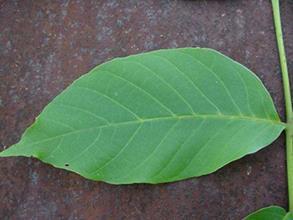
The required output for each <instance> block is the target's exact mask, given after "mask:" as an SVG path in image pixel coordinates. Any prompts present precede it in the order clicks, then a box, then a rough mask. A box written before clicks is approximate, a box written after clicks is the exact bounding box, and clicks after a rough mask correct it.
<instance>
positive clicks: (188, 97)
mask: <svg viewBox="0 0 293 220" xmlns="http://www.w3.org/2000/svg"><path fill="white" fill-rule="evenodd" d="M209 62H210V63H209ZM223 63H224V64H225V65H223ZM223 66H225V67H223ZM214 68H216V69H214ZM219 70H220V71H219ZM230 82H233V85H230ZM259 100H261V101H259ZM283 129H284V124H283V123H281V122H280V120H279V117H278V114H277V112H276V110H275V108H274V105H273V102H272V99H271V97H270V96H269V94H268V92H267V90H266V89H265V88H264V86H263V85H262V83H261V82H260V80H259V79H258V78H257V77H256V76H255V75H254V74H253V73H251V72H250V71H249V70H247V69H246V68H244V67H243V66H242V65H240V64H238V63H236V62H235V61H233V60H231V59H230V58H227V57H226V56H224V55H222V54H220V53H218V52H216V51H214V50H210V49H199V48H197V49H195V48H183V49H171V50H159V51H154V52H149V53H145V54H140V55H133V56H129V57H126V58H118V59H114V60H112V61H110V62H107V63H105V64H102V65H100V66H98V67H96V68H95V69H93V70H92V71H90V73H88V74H86V75H84V76H83V77H81V78H80V79H78V80H77V81H75V82H74V83H73V84H72V85H71V86H69V88H67V89H66V90H65V91H64V92H62V93H61V94H60V95H59V96H57V97H56V98H55V99H54V100H53V101H52V102H51V103H50V104H49V105H48V106H47V107H46V108H45V109H44V111H43V112H42V113H41V115H40V116H39V117H38V118H37V120H36V122H35V123H34V124H33V125H32V126H31V127H30V128H29V129H27V131H26V132H25V133H24V135H23V137H22V138H21V141H20V142H19V143H18V144H16V145H14V146H12V147H10V148H8V149H7V150H5V151H3V152H1V153H0V156H1V157H3V156H34V157H37V158H39V159H41V160H42V161H44V162H46V163H50V164H52V165H54V166H56V167H59V168H63V169H67V170H71V171H74V172H76V173H79V174H80V175H82V176H84V177H86V178H89V179H93V180H101V181H105V182H109V183H113V184H121V183H140V182H146V183H160V182H170V181H176V180H181V179H186V178H190V177H193V176H200V175H205V174H208V173H211V172H213V171H215V170H217V169H219V168H220V167H222V166H224V165H225V164H227V163H229V162H231V161H233V160H236V159H239V158H241V157H243V156H244V155H246V154H249V153H253V152H256V151H258V150H260V149H261V148H263V147H264V146H266V145H268V144H270V143H271V142H272V141H273V140H274V139H275V138H277V137H278V136H279V134H280V132H281V131H282V130H283ZM235 130H236V131H237V132H235ZM258 133H260V134H261V135H259V134H258ZM230 134H233V135H230ZM231 136H232V137H231ZM239 140H240V141H239ZM239 143H240V144H239ZM239 145H240V146H239ZM72 158H75V159H74V160H72ZM202 158H205V159H204V160H203V159H202ZM136 166H137V167H138V168H137V167H136Z"/></svg>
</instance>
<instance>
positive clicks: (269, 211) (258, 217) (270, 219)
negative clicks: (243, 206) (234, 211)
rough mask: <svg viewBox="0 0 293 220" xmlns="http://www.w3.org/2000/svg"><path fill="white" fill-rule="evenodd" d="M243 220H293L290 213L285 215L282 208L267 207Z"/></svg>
mask: <svg viewBox="0 0 293 220" xmlns="http://www.w3.org/2000/svg"><path fill="white" fill-rule="evenodd" d="M244 220H293V218H292V213H286V211H285V209H283V208H282V207H279V206H269V207H265V208H262V209H259V210H257V211H255V212H253V213H251V214H250V215H248V216H247V217H245V218H244Z"/></svg>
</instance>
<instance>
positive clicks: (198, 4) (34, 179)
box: [0, 0, 293, 220]
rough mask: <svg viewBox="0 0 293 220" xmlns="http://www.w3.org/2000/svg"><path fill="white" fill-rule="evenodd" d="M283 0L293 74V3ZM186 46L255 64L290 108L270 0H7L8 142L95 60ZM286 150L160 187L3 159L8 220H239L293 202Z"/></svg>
mask: <svg viewBox="0 0 293 220" xmlns="http://www.w3.org/2000/svg"><path fill="white" fill-rule="evenodd" d="M281 2H282V7H281V8H282V17H283V22H284V30H285V40H286V45H287V54H288V57H289V67H290V70H291V72H293V37H292V36H293V24H292V21H293V1H292V0H281ZM185 46H202V47H212V48H215V49H218V50H220V51H222V52H224V53H225V54H227V55H229V56H231V57H233V58H234V59H236V60H238V61H239V62H241V63H243V64H245V65H246V66H248V67H249V68H251V69H252V70H253V71H254V72H256V73H257V74H258V75H259V76H260V77H261V78H262V80H263V81H264V84H265V85H266V87H267V88H268V89H269V91H270V93H271V95H272V96H273V98H274V101H275V103H276V105H277V108H278V111H279V112H280V114H281V115H282V117H283V116H284V108H283V98H282V96H283V95H282V87H281V78H280V70H279V66H278V56H277V51H276V45H275V38H274V29H273V25H272V13H271V7H270V1H269V0H218V1H216V0H208V1H203V0H197V1H183V0H182V1H180V0H177V1H175V0H173V1H172V0H123V1H120V0H108V1H107V0H91V1H90V0H86V1H78V0H76V1H75V0H72V1H65V0H64V1H57V0H56V1H49V0H47V1H45V0H40V1H33V0H31V1H29V0H19V1H16V0H0V144H1V145H0V149H1V150H2V149H4V148H5V147H6V146H9V145H11V144H13V143H15V142H16V141H18V140H19V138H20V135H21V134H22V132H23V131H24V129H25V128H26V127H27V126H28V125H30V124H31V123H32V122H33V120H34V118H35V117H36V116H37V115H38V114H39V112H40V111H41V110H42V108H43V107H44V106H45V105H46V104H47V103H48V102H50V100H52V99H53V98H54V97H55V96H56V95H57V94H58V93H59V92H60V91H62V90H63V89H64V88H65V87H66V86H67V85H69V84H70V83H71V82H72V81H73V80H74V79H76V78H78V77H79V76H80V75H82V74H83V73H85V72H87V71H88V70H89V69H91V68H92V67H94V66H95V65H97V64H99V63H102V62H104V61H106V60H108V59H111V58H113V57H116V56H124V55H128V54H133V53H138V52H142V51H148V50H153V49H158V48H171V47H185ZM291 80H292V75H291ZM283 118H284V117H283ZM284 156H285V155H284V137H283V136H282V137H281V138H280V139H279V140H277V141H276V142H275V143H273V144H272V145H271V146H269V147H268V148H266V149H264V150H262V151H260V152H258V153H257V154H255V155H251V156H247V157H245V158H243V159H241V160H240V161H237V162H234V163H232V164H230V165H228V166H226V167H225V168H223V169H221V170H220V171H218V172H216V173H215V174H212V175H208V176H205V177H202V178H198V179H195V178H193V179H190V180H187V181H181V182H177V183H171V184H161V185H155V186H152V185H128V186H113V185H108V184H104V183H99V182H93V181H88V180H85V179H83V178H82V177H80V176H78V175H75V174H72V173H69V172H66V171H63V170H58V169H54V168H53V167H51V166H49V165H45V164H42V163H41V162H39V161H38V160H36V159H28V158H7V159H0V219H4V220H6V219H42V220H43V219H44V220H46V219H163V220H164V219H200V220H201V219H204V220H205V219H209V220H210V219H219V220H221V219H223V220H227V219H232V220H234V219H241V217H243V216H245V215H246V214H247V213H249V212H251V211H253V210H255V209H258V208H260V207H263V206H266V205H269V204H278V205H282V206H284V207H286V206H287V196H286V179H285V162H284Z"/></svg>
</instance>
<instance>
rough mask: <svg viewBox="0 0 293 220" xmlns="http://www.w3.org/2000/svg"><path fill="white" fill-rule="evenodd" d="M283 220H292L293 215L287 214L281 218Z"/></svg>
mask: <svg viewBox="0 0 293 220" xmlns="http://www.w3.org/2000/svg"><path fill="white" fill-rule="evenodd" d="M283 220H293V213H292V212H288V213H287V215H286V216H285V217H284V218H283Z"/></svg>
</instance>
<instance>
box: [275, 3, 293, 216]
mask: <svg viewBox="0 0 293 220" xmlns="http://www.w3.org/2000/svg"><path fill="white" fill-rule="evenodd" d="M272 6H273V16H274V22H275V31H276V38H277V44H278V49H279V57H280V64H281V71H282V78H283V87H284V96H285V107H286V118H287V128H286V151H287V152H286V154H287V176H288V195H289V211H291V212H293V113H292V101H291V91H290V82H289V74H288V67H287V61H286V53H285V47H284V41H283V34H282V24H281V17H280V7H279V0H272Z"/></svg>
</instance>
